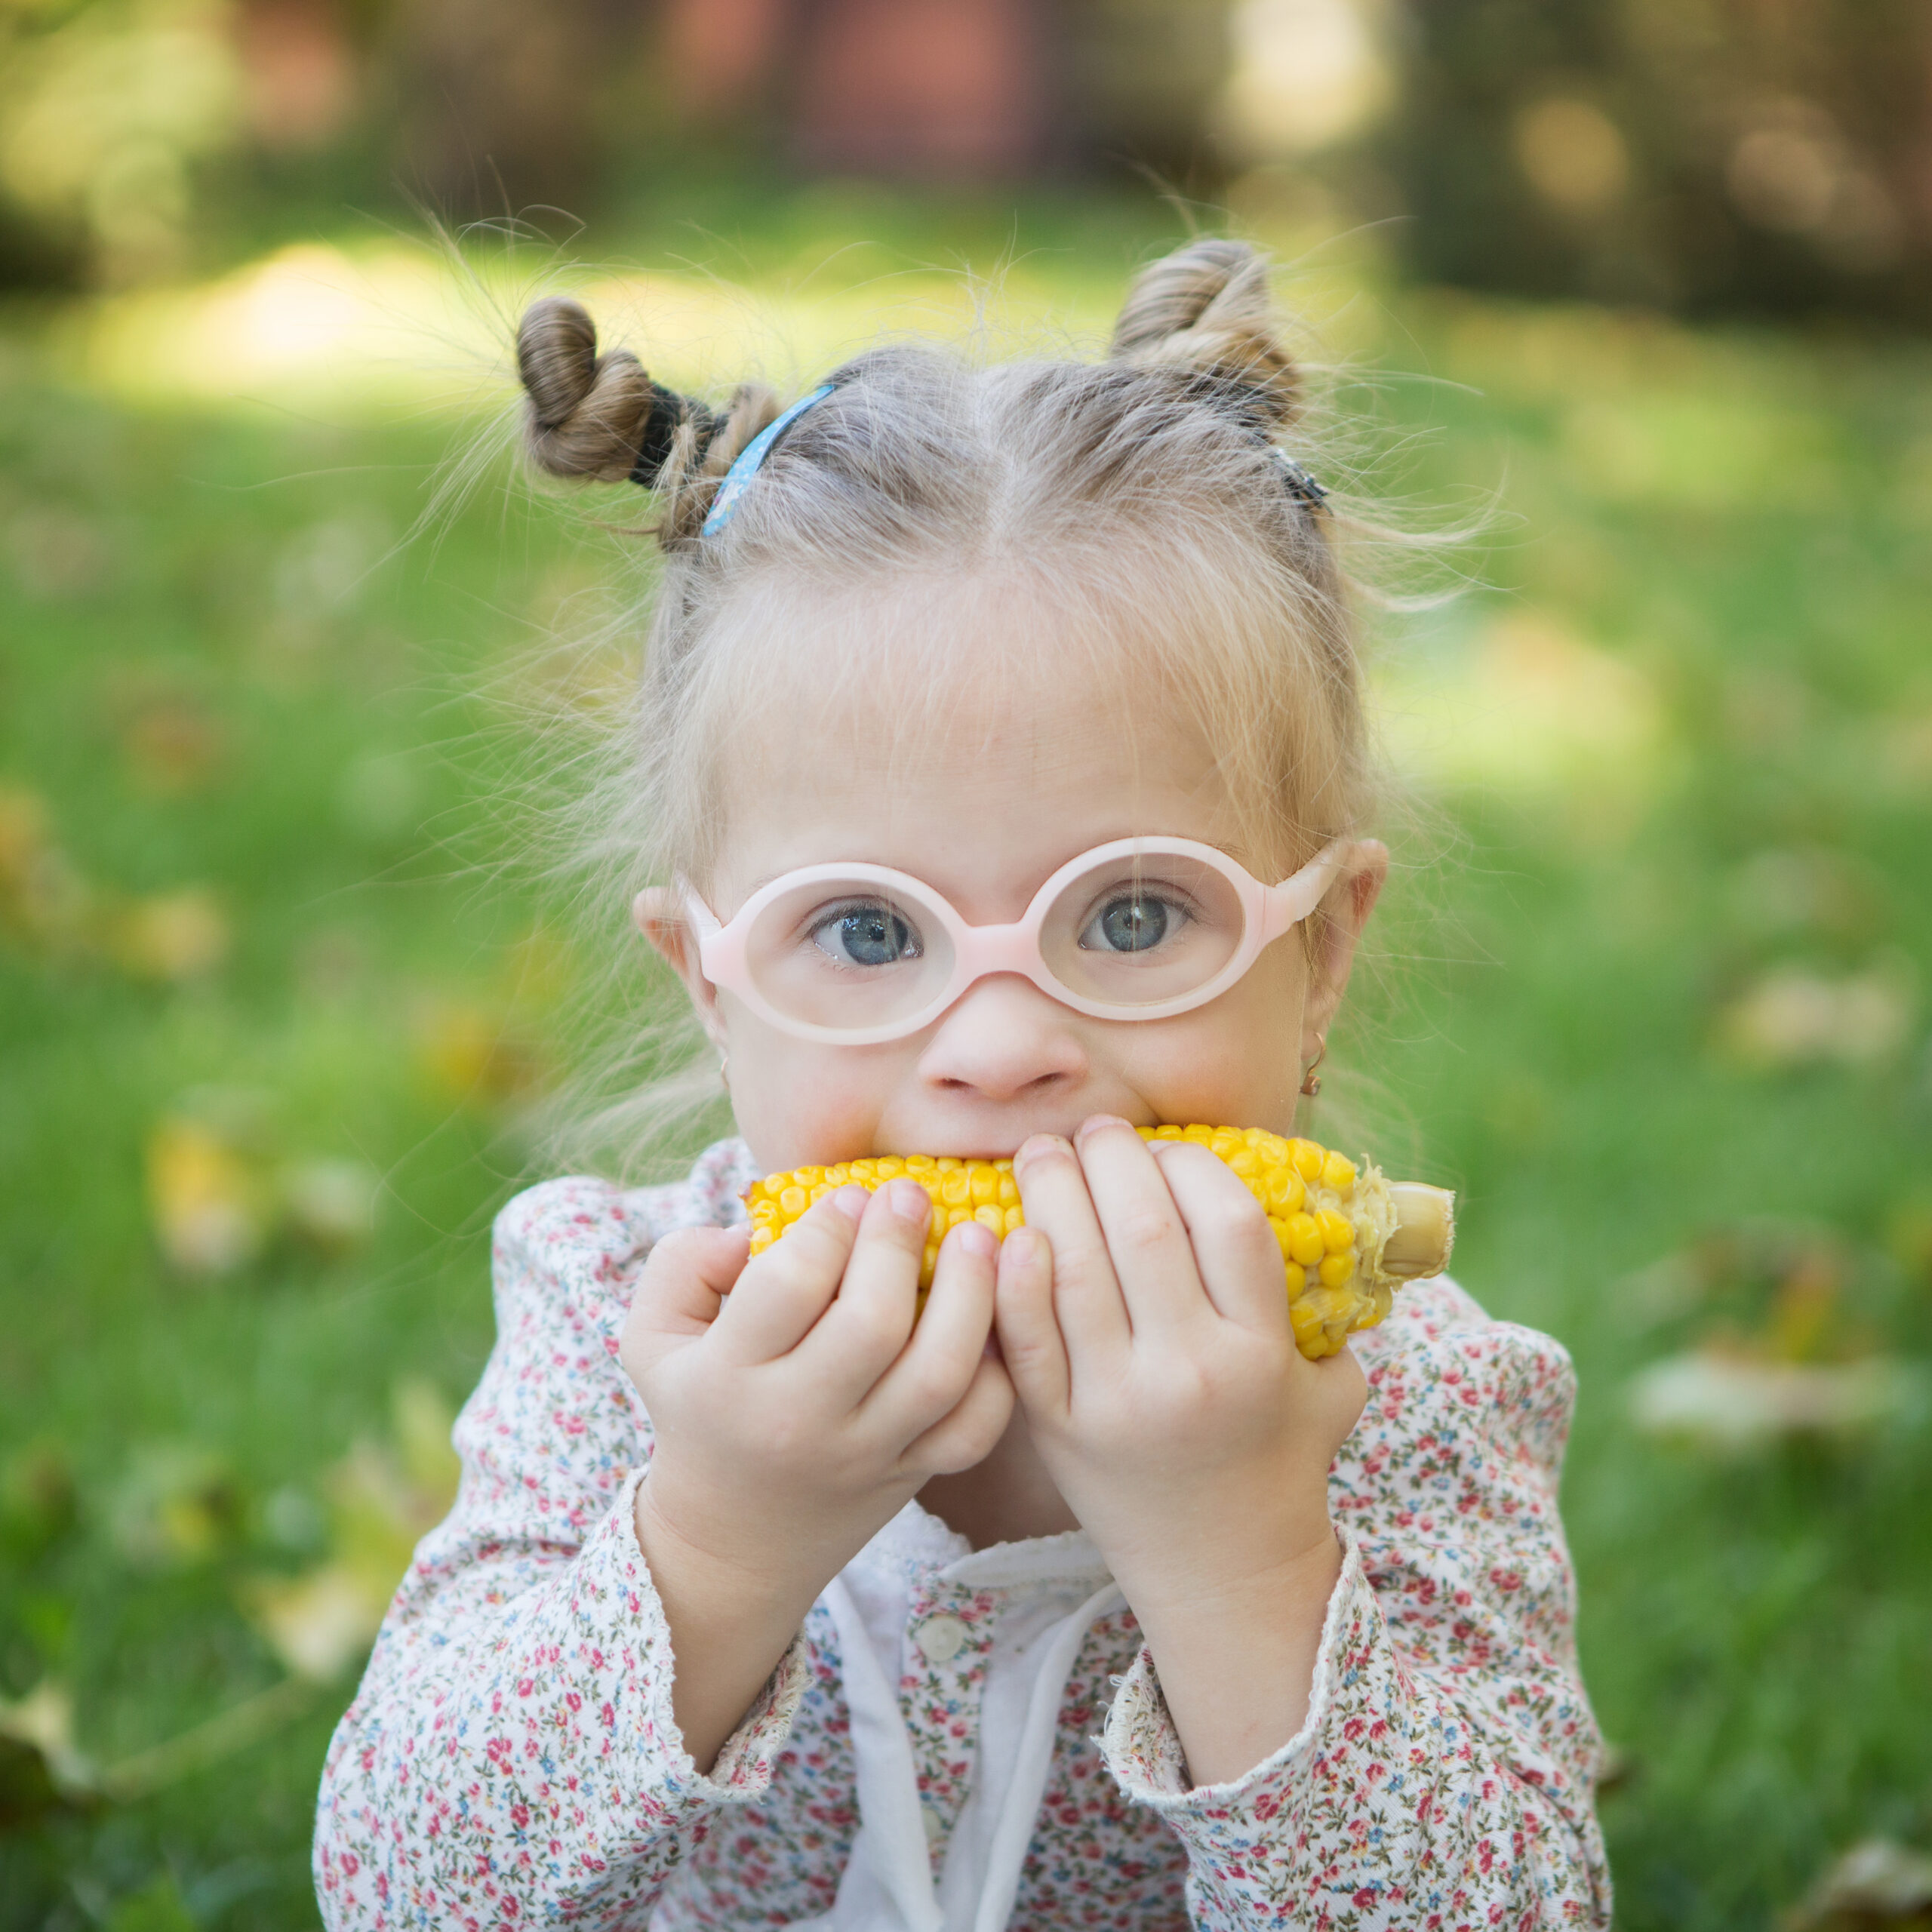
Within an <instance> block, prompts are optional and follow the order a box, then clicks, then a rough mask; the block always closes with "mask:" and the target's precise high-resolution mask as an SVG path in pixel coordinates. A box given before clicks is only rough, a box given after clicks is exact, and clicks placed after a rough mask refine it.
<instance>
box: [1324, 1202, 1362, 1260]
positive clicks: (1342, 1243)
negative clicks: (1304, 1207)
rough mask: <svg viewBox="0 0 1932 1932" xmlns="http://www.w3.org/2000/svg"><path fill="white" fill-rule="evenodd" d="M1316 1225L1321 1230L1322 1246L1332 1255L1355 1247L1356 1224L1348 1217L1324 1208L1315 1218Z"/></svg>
mask: <svg viewBox="0 0 1932 1932" xmlns="http://www.w3.org/2000/svg"><path fill="white" fill-rule="evenodd" d="M1315 1226H1317V1227H1318V1228H1319V1229H1321V1244H1322V1246H1323V1247H1325V1248H1326V1249H1327V1251H1328V1252H1329V1253H1330V1254H1340V1253H1341V1251H1343V1248H1345V1247H1354V1246H1355V1223H1353V1222H1352V1221H1351V1220H1349V1217H1347V1215H1346V1214H1337V1213H1336V1212H1335V1211H1334V1208H1332V1207H1324V1208H1323V1209H1322V1210H1321V1213H1319V1214H1317V1215H1316V1216H1315Z"/></svg>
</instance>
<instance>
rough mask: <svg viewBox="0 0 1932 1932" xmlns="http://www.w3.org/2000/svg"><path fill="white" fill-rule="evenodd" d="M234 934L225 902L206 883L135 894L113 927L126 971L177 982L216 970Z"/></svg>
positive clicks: (118, 955) (118, 954) (112, 937)
mask: <svg viewBox="0 0 1932 1932" xmlns="http://www.w3.org/2000/svg"><path fill="white" fill-rule="evenodd" d="M230 937H231V935H230V932H229V923H228V915H227V914H226V913H225V912H223V910H222V909H221V902H220V900H218V899H217V897H215V895H214V893H213V892H212V891H210V890H209V889H208V888H207V887H206V886H202V885H191V886H187V887H184V888H183V889H182V890H181V891H179V892H157V893H155V894H151V895H150V896H149V897H146V898H144V899H134V900H130V901H129V902H128V904H127V905H126V906H125V907H123V908H122V911H121V912H120V913H119V915H118V917H117V918H115V920H114V921H113V924H112V929H111V932H110V943H111V944H112V949H113V952H114V956H115V959H116V961H118V963H119V964H120V966H121V968H122V971H124V972H126V973H129V974H132V975H133V976H134V977H135V978H137V979H140V980H168V981H171V982H174V983H177V984H179V983H181V982H182V981H183V980H197V979H199V978H201V977H202V976H203V975H204V974H208V973H211V972H213V971H214V970H215V968H217V967H218V966H220V964H222V962H223V961H224V960H226V958H227V957H228V949H229V940H230Z"/></svg>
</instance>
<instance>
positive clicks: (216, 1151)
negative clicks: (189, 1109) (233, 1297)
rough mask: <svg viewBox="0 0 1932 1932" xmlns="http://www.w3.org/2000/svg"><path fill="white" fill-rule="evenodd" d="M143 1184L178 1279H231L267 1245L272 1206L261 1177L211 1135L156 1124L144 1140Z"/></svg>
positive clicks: (186, 1126)
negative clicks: (145, 1182)
mask: <svg viewBox="0 0 1932 1932" xmlns="http://www.w3.org/2000/svg"><path fill="white" fill-rule="evenodd" d="M147 1184H148V1207H149V1212H150V1213H151V1214H152V1217H153V1220H154V1229H155V1238H156V1240H157V1241H158V1242H159V1243H160V1244H161V1251H162V1254H165V1256H166V1257H168V1260H169V1261H171V1263H173V1264H174V1266H176V1267H177V1268H178V1269H180V1270H181V1271H182V1272H183V1274H188V1275H225V1274H230V1273H232V1272H234V1270H235V1269H238V1268H241V1267H243V1266H246V1265H247V1263H249V1262H251V1261H252V1260H254V1258H255V1257H257V1255H258V1254H260V1253H261V1251H262V1249H263V1246H264V1245H265V1244H266V1242H267V1240H268V1237H269V1229H270V1223H271V1219H272V1202H271V1200H270V1198H269V1192H268V1189H267V1188H266V1186H265V1185H264V1183H263V1177H262V1175H261V1174H260V1172H259V1171H258V1170H257V1167H256V1165H255V1164H254V1162H253V1161H250V1160H249V1159H248V1158H247V1157H246V1156H245V1155H244V1154H243V1153H242V1152H241V1150H240V1149H238V1148H237V1147H236V1146H235V1145H234V1144H233V1143H232V1142H231V1141H229V1140H227V1139H226V1138H224V1137H223V1136H222V1135H220V1134H218V1133H217V1132H216V1131H214V1129H213V1128H209V1127H206V1126H204V1125H202V1124H201V1123H200V1122H198V1121H191V1120H186V1119H182V1118H169V1119H166V1120H164V1121H162V1123H161V1124H160V1125H159V1126H158V1127H157V1128H155V1130H154V1131H153V1133H152V1134H150V1135H149V1137H148V1145H147Z"/></svg>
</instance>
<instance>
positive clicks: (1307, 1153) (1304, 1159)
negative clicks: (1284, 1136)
mask: <svg viewBox="0 0 1932 1932" xmlns="http://www.w3.org/2000/svg"><path fill="white" fill-rule="evenodd" d="M1288 1158H1289V1159H1290V1160H1291V1161H1294V1164H1295V1171H1296V1173H1297V1174H1300V1176H1301V1177H1302V1179H1303V1180H1320V1179H1321V1164H1322V1162H1323V1161H1325V1160H1327V1158H1328V1150H1327V1148H1325V1147H1318V1146H1316V1145H1315V1143H1314V1142H1313V1141H1312V1140H1291V1141H1290V1142H1289V1143H1288Z"/></svg>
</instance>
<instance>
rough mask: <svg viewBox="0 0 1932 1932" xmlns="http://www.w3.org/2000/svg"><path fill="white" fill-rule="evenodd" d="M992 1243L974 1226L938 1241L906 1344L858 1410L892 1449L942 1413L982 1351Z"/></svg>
mask: <svg viewBox="0 0 1932 1932" xmlns="http://www.w3.org/2000/svg"><path fill="white" fill-rule="evenodd" d="M998 1253H999V1244H998V1241H995V1239H994V1238H993V1236H992V1234H991V1233H990V1232H989V1231H988V1230H987V1229H985V1228H983V1227H982V1226H980V1224H979V1223H978V1222H977V1221H965V1222H962V1223H961V1224H960V1225H959V1226H958V1227H956V1228H955V1229H952V1232H950V1233H949V1234H948V1235H947V1236H946V1239H945V1241H943V1243H941V1244H940V1251H939V1265H938V1266H937V1268H936V1269H934V1275H933V1291H932V1293H931V1294H930V1295H928V1297H927V1298H926V1306H925V1312H924V1314H922V1315H920V1317H919V1318H918V1325H917V1327H915V1328H914V1329H913V1331H912V1340H911V1341H909V1343H906V1346H905V1347H904V1349H902V1350H901V1351H900V1355H899V1358H898V1360H897V1361H895V1362H894V1363H893V1364H892V1365H891V1367H890V1368H888V1370H887V1371H886V1372H885V1374H884V1375H883V1376H882V1377H881V1378H880V1380H879V1383H878V1386H877V1387H876V1388H875V1389H873V1390H872V1393H871V1395H869V1396H868V1397H867V1398H866V1401H865V1402H864V1404H863V1405H862V1407H861V1410H860V1414H861V1417H862V1419H863V1420H864V1421H865V1422H866V1424H867V1425H868V1426H872V1427H875V1428H877V1429H878V1430H879V1431H880V1432H881V1435H884V1438H885V1439H886V1440H887V1441H890V1442H891V1444H892V1447H893V1448H894V1450H895V1451H897V1450H898V1449H899V1448H900V1446H901V1445H902V1444H906V1443H908V1442H910V1441H913V1440H914V1439H915V1438H917V1437H918V1436H921V1435H924V1433H925V1432H926V1431H927V1430H928V1429H931V1427H932V1426H933V1425H934V1423H937V1422H938V1421H939V1420H940V1419H941V1418H942V1417H945V1416H946V1415H949V1414H951V1413H952V1411H953V1410H954V1408H955V1407H957V1406H958V1403H959V1401H960V1398H961V1397H962V1396H964V1394H965V1393H966V1391H967V1389H968V1386H970V1385H971V1382H972V1380H973V1377H974V1374H975V1373H976V1372H977V1370H978V1367H979V1365H980V1360H981V1358H983V1356H984V1355H985V1354H986V1338H987V1337H988V1336H989V1335H990V1334H992V1326H993V1268H994V1263H995V1258H996V1257H997V1256H998Z"/></svg>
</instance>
